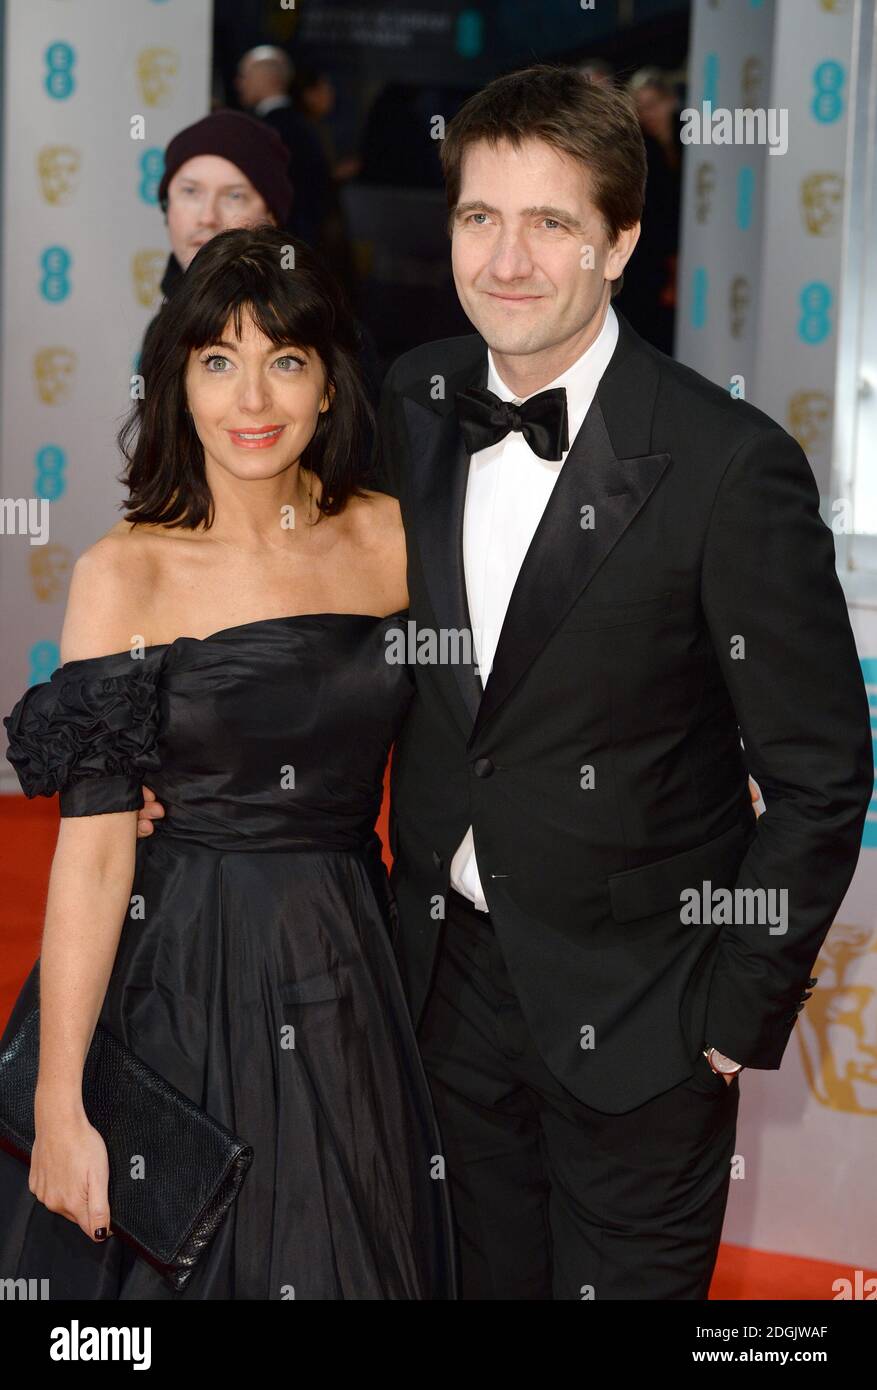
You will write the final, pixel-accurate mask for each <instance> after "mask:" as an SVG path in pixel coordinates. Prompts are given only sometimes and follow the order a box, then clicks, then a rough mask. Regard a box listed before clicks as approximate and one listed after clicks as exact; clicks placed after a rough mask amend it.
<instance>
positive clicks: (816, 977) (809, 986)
mask: <svg viewBox="0 0 877 1390" xmlns="http://www.w3.org/2000/svg"><path fill="white" fill-rule="evenodd" d="M818 979H819V976H818V975H814V976H813V978H812V980H808V981H807V988H808V989H812V988H813V986H814V985H815V984H816V981H817V980H818Z"/></svg>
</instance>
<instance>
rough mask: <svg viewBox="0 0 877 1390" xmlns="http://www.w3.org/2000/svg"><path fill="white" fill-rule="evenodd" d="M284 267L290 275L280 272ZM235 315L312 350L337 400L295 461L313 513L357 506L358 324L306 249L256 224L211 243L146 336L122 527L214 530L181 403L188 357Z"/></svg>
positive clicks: (364, 400) (361, 432)
mask: <svg viewBox="0 0 877 1390" xmlns="http://www.w3.org/2000/svg"><path fill="white" fill-rule="evenodd" d="M287 267H288V268H287ZM245 313H249V314H251V315H252V318H253V322H254V323H255V324H256V326H257V328H259V329H260V330H261V332H262V333H264V334H265V336H266V338H269V339H270V340H271V342H273V343H276V344H277V346H278V347H299V348H308V349H311V350H312V351H313V352H316V353H317V354H318V355H319V357H320V360H321V361H322V363H323V367H324V368H325V371H326V378H327V383H328V384H331V385H332V386H334V388H335V391H334V395H333V397H332V403H331V405H330V406H329V409H328V410H326V411H324V412H323V413H322V414H321V415H320V416H319V417H318V421H317V427H316V430H315V432H314V436H313V438H312V439H311V441H310V443H309V444H308V445H307V447H306V448H305V450H304V452H303V454H302V456H301V463H302V465H303V467H305V468H307V469H310V470H311V471H312V472H314V473H315V474H316V476H317V477H318V478H319V480H320V483H321V496H320V498H319V499H316V498H315V499H314V501H315V506H317V507H318V508H319V512H318V516H317V520H319V519H320V517H319V513H323V514H325V515H326V516H334V515H337V513H339V512H340V511H342V510H343V508H344V506H345V504H346V503H347V500H348V498H350V497H351V496H354V495H355V496H362V495H363V493H362V488H361V486H360V484H361V481H362V479H363V478H364V476H365V474H366V471H367V463H368V461H367V459H366V457H365V450H366V446H367V442H368V437H369V430H370V428H371V426H372V424H373V420H374V413H373V411H372V408H371V405H370V403H369V400H368V396H367V395H366V392H365V389H364V386H363V383H362V377H361V374H360V369H359V361H358V354H359V336H358V332H357V327H356V322H355V320H354V318H353V316H352V314H351V311H350V309H349V307H348V305H347V302H346V300H345V299H344V296H343V293H342V291H341V290H340V288H339V287H338V285H337V284H336V283H335V281H334V279H333V278H332V276H331V274H330V272H329V271H328V270H327V269H326V268H325V266H324V265H323V264H322V262H321V261H320V260H319V258H318V257H317V256H315V254H314V252H313V251H312V250H311V249H310V247H309V246H308V245H307V244H306V243H305V242H303V241H299V240H298V239H297V238H296V237H291V236H289V235H288V234H287V233H286V232H284V231H282V230H279V229H278V228H276V227H273V226H271V225H269V224H268V223H265V224H264V225H261V226H258V227H245V228H235V229H233V230H231V231H227V232H220V233H219V234H218V235H217V236H215V237H212V238H211V240H210V241H208V242H207V243H206V245H204V246H202V248H201V250H200V251H199V252H198V254H197V255H196V256H195V258H194V260H193V261H192V264H191V265H190V267H189V269H188V270H187V271H186V273H185V274H184V275H183V276H182V278H181V279H180V280H179V281H178V283H177V285H176V287H175V288H174V290H173V291H172V293H171V295H170V298H169V299H168V300H167V301H166V302H165V304H163V305H162V307H161V309H160V310H159V312H158V314H157V315H156V317H155V318H154V319H153V321H152V323H151V324H150V325H149V328H148V329H147V332H146V336H145V338H144V341H143V350H142V352H141V355H140V368H139V374H140V376H141V377H142V378H143V381H144V394H143V399H142V400H135V402H134V405H133V406H132V409H131V411H130V413H129V415H128V417H127V419H126V420H125V423H124V424H123V426H122V428H121V429H120V431H119V434H118V444H119V448H120V449H121V451H122V454H123V456H124V458H125V459H126V462H127V467H126V468H125V469H124V471H123V473H122V475H121V480H122V481H123V482H124V483H125V484H126V485H127V488H128V500H127V502H126V503H124V504H123V506H124V507H125V508H126V511H125V520H126V521H131V522H135V523H136V522H146V523H154V524H157V525H162V526H183V527H187V528H189V529H194V528H195V527H197V526H200V525H201V524H202V523H203V524H204V526H205V527H209V526H210V525H212V522H213V498H212V496H211V493H210V489H209V487H208V485H207V479H206V477H205V471H204V449H203V446H202V444H201V441H200V439H199V438H198V435H197V433H196V432H195V428H194V424H193V421H192V417H191V415H189V414H188V413H187V405H186V369H187V366H188V361H189V354H190V353H191V352H192V351H193V350H194V351H195V352H200V351H201V350H203V349H204V348H205V347H209V346H210V345H211V344H212V343H216V342H219V341H220V340H221V339H222V336H223V331H224V329H225V326H226V324H227V323H228V321H229V319H230V318H233V322H234V328H235V333H236V335H237V336H238V337H240V334H241V328H242V320H243V316H244V314H245Z"/></svg>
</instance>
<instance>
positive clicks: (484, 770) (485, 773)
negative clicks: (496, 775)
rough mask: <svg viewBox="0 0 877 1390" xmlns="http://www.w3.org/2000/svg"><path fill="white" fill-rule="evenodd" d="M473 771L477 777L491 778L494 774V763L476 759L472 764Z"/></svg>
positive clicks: (484, 759)
mask: <svg viewBox="0 0 877 1390" xmlns="http://www.w3.org/2000/svg"><path fill="white" fill-rule="evenodd" d="M472 771H473V772H474V773H475V776H476V777H489V776H490V775H491V773H492V772H493V763H492V762H491V761H490V759H489V758H476V759H475V761H474V763H473V764H472Z"/></svg>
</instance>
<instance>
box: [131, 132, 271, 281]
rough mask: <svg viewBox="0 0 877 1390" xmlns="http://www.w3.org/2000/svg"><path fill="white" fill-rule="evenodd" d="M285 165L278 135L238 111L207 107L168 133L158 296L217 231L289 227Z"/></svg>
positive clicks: (161, 200) (160, 196) (160, 188)
mask: <svg viewBox="0 0 877 1390" xmlns="http://www.w3.org/2000/svg"><path fill="white" fill-rule="evenodd" d="M288 164H289V157H288V153H287V150H286V146H285V145H284V144H283V141H282V140H281V139H280V137H279V135H277V133H276V132H275V131H272V130H269V129H267V128H266V127H265V125H264V124H263V123H262V122H261V121H257V120H256V119H255V118H254V117H252V116H247V115H245V114H244V113H243V112H242V111H228V110H220V111H214V112H212V113H211V115H209V116H204V117H203V119H202V120H200V121H195V123H194V124H193V125H190V126H186V128H185V129H184V130H181V131H179V132H178V133H177V134H176V135H175V136H174V137H173V139H172V140H171V142H170V144H169V145H168V147H167V149H166V151H165V156H164V174H163V175H162V179H161V183H160V184H159V186H158V201H159V204H160V205H161V210H162V212H163V213H164V215H165V221H166V223H167V229H168V236H169V238H170V243H171V253H170V256H169V257H168V263H167V267H166V269H165V272H164V276H163V278H162V281H161V288H162V293H163V294H164V295H165V297H167V295H168V294H169V293H170V291H171V290H172V289H173V287H174V286H175V285H176V283H177V281H178V280H179V279H180V278H181V276H182V274H183V272H184V271H185V270H187V269H188V267H189V264H190V262H191V261H192V259H193V258H194V256H195V255H196V254H197V252H198V251H199V250H200V249H201V247H202V246H203V245H204V243H205V242H207V241H209V240H210V238H211V237H214V236H216V233H217V232H223V231H227V230H228V229H229V228H232V227H248V226H255V225H256V224H257V223H260V222H271V223H273V224H274V225H275V226H277V227H287V226H288V219H289V216H290V209H291V207H292V197H293V186H292V183H291V182H290V178H289V173H288Z"/></svg>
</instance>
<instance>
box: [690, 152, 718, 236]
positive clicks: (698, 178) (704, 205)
mask: <svg viewBox="0 0 877 1390" xmlns="http://www.w3.org/2000/svg"><path fill="white" fill-rule="evenodd" d="M715 190H716V166H715V164H711V163H710V162H709V161H708V160H704V161H703V162H701V163H700V164H698V166H697V169H696V170H695V173H694V215H695V217H696V218H697V220H698V222H708V221H709V219H710V213H711V212H712V210H713V194H714V193H715Z"/></svg>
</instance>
